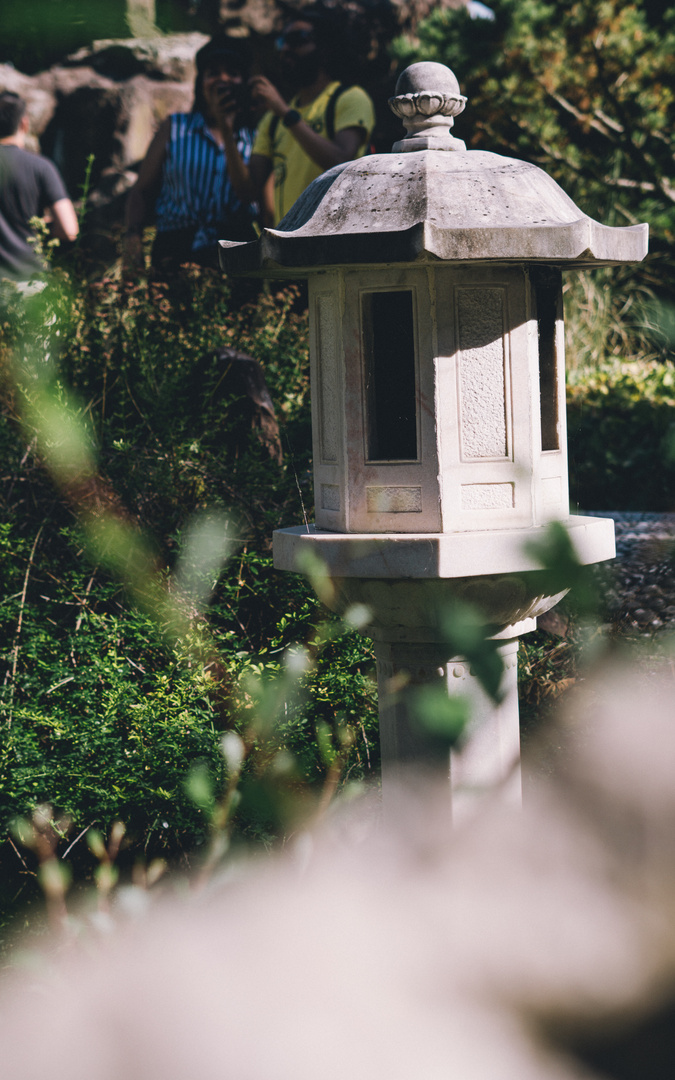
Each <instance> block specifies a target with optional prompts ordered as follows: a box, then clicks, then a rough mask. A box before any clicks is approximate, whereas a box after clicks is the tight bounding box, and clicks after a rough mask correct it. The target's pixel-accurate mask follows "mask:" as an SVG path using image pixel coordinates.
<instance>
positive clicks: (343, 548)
mask: <svg viewBox="0 0 675 1080" xmlns="http://www.w3.org/2000/svg"><path fill="white" fill-rule="evenodd" d="M561 524H563V525H564V526H565V528H566V529H567V532H568V534H569V537H570V540H571V542H572V545H573V547H574V551H575V553H576V556H577V558H578V560H579V562H580V563H581V564H582V565H584V566H586V565H591V564H593V563H597V562H605V561H606V560H608V559H613V558H614V557H615V554H616V548H615V544H614V522H613V521H612V519H611V518H595V517H582V516H574V517H569V518H566V519H564V520H563V521H562V522H561ZM545 531H546V525H538V526H532V527H530V528H526V529H490V530H487V529H486V530H485V531H484V532H475V531H474V532H463V533H462V532H458V533H337V532H327V531H324V530H319V529H316V528H315V527H314V526H313V525H311V526H309V529H307V528H306V527H305V526H295V527H293V528H290V529H278V530H276V531H275V533H274V537H273V550H274V565H275V567H276V569H277V570H290V571H295V572H301V570H300V567H301V566H302V561H303V558H302V551H303V550H305V549H307V548H311V549H313V553H314V555H318V556H319V558H320V559H321V560H322V561H323V562H324V563H325V565H326V568H327V571H328V573H329V574H330V575H331V577H363V578H462V577H479V576H482V575H486V574H509V573H525V572H532V571H536V570H541V569H542V567H541V563H539V562H538V561H537V560H536V559H535V558H534V557H533V556H532V555H531V554H530V553H529V552H528V551H527V545H528V544H530V543H532V542H533V541H535V540H542V539H543V538H544V536H545Z"/></svg>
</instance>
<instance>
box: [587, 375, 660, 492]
mask: <svg viewBox="0 0 675 1080" xmlns="http://www.w3.org/2000/svg"><path fill="white" fill-rule="evenodd" d="M674 407H675V369H674V368H673V366H672V365H671V364H667V363H660V362H658V361H656V360H652V361H644V360H643V361H624V362H622V361H620V360H619V361H614V362H607V363H605V364H604V365H603V366H601V367H600V368H598V369H597V370H596V371H588V370H587V371H585V372H583V373H579V374H578V375H577V376H575V377H573V378H572V380H571V381H570V383H569V385H568V390H567V425H568V447H569V466H570V497H571V500H572V503H573V504H574V503H576V504H577V505H578V506H580V507H582V508H584V509H587V510H651V511H657V510H672V509H673V506H675V458H674V457H673V449H674V446H675V426H674V424H675V412H674V411H673V410H674Z"/></svg>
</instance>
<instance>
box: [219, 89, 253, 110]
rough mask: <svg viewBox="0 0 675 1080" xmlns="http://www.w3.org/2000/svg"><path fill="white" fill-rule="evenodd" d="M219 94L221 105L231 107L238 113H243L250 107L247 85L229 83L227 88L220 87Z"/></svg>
mask: <svg viewBox="0 0 675 1080" xmlns="http://www.w3.org/2000/svg"><path fill="white" fill-rule="evenodd" d="M217 93H218V100H219V101H220V103H221V105H231V106H232V107H233V108H235V109H236V110H237V112H243V111H244V110H245V109H248V108H249V106H250V103H251V101H250V94H249V89H248V86H246V84H245V83H228V84H227V85H226V86H219V87H218V90H217Z"/></svg>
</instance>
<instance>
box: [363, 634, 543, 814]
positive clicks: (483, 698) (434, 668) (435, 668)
mask: <svg viewBox="0 0 675 1080" xmlns="http://www.w3.org/2000/svg"><path fill="white" fill-rule="evenodd" d="M499 651H500V653H501V656H502V660H503V662H504V674H503V677H502V685H501V692H502V695H503V697H502V701H501V703H500V704H499V705H497V704H495V702H493V701H492V700H491V699H490V698H489V696H488V695H487V694H486V693H485V691H484V690H483V687H482V686H481V684H480V682H479V681H478V678H477V677H476V676H475V675H473V674H472V673H471V669H470V666H469V664H468V663H467V661H466V660H465V659H464V658H463V657H450V658H449V659H448V657H447V650H444V648H443V646H442V645H440V644H429V643H419V644H410V643H399V642H394V643H391V642H383V641H377V642H375V655H376V657H377V684H378V696H379V714H380V746H381V751H382V781H383V791H384V794H385V800H386V797H387V792H388V791H389V790H391V791H394V790H395V788H396V786H397V785H396V783H395V782H396V781H399V780H404V779H405V773H406V770H407V769H409V768H411V767H417V768H422V769H428V770H429V771H433V772H435V773H441V772H442V773H444V774H446V775H449V779H450V790H451V798H452V812H453V818H454V820H455V821H458V820H461V819H462V818H463V817H464V816H465V815H466V814H468V813H470V811H471V809H472V808H473V807H474V805H475V804H476V803H477V802H478V801H479V800H480V799H481V798H482V797H484V796H485V795H486V794H489V793H496V794H498V797H499V798H500V799H503V800H504V801H506V802H508V803H510V804H512V805H513V804H515V805H518V804H519V803H520V802H521V799H522V794H521V777H520V728H519V718H518V640H517V638H512V639H509V640H507V641H503V642H501V643H500V645H499ZM434 684H436V685H441V686H442V687H443V688H444V690H446V691H447V693H448V694H449V695H451V696H452V695H453V694H462V695H464V696H466V697H467V698H468V699H469V703H470V715H471V719H470V722H469V726H468V728H467V730H466V731H465V733H464V736H463V738H462V740H461V742H460V744H459V745H458V746H457V748H456V749H453V750H451V751H450V753H449V754H448V752H447V751H443V750H441V749H440V748H439V743H438V741H437V740H435V739H434V738H432V737H430V736H429V735H428V734H427V733H426V732H425V731H424V729H423V728H422V727H421V726H420V724H419V721H418V720H417V719H416V717H415V716H414V715H412V714H411V711H410V708H409V696H408V695H409V693H410V690H411V689H414V688H415V687H421V686H433V685H434Z"/></svg>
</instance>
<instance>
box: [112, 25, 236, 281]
mask: <svg viewBox="0 0 675 1080" xmlns="http://www.w3.org/2000/svg"><path fill="white" fill-rule="evenodd" d="M195 63H196V66H197V76H196V80H195V98H194V105H193V107H192V112H190V113H173V114H172V115H171V116H169V117H167V119H166V120H164V121H163V123H162V124H161V125H160V127H159V129H158V131H157V134H156V135H155V137H154V139H153V140H152V142H151V143H150V146H149V148H148V151H147V154H146V156H145V159H144V160H143V163H142V165H141V168H140V171H139V175H138V180H137V182H136V184H135V185H134V186H133V188H132V189H131V190H130V192H129V195H128V198H127V204H126V214H125V223H126V240H125V254H126V259H127V261H128V262H130V263H131V264H132V265H134V266H136V267H141V266H142V265H143V247H142V235H143V228H144V226H145V225H146V224H147V223H148V221H149V220H150V218H151V215H152V213H153V211H154V218H155V223H156V227H157V233H156V237H155V241H154V244H153V248H152V254H151V262H152V266H153V267H154V268H155V269H157V270H162V271H173V270H176V269H177V268H178V267H179V266H180V265H181V264H182V263H185V262H193V263H197V264H198V265H201V266H211V267H217V265H218V253H217V250H218V249H217V241H218V240H219V239H220V238H221V237H225V236H226V237H228V238H229V239H232V240H252V239H254V238H255V235H256V234H255V231H254V228H253V222H254V220H255V217H256V208H255V206H252V205H251V204H250V203H249V202H247V201H246V200H245V199H244V200H242V199H240V198H239V197H238V196H237V194H236V193H235V190H234V187H233V184H232V181H231V179H230V173H229V171H228V160H227V156H228V155H227V149H226V134H225V133H227V140H228V142H229V145H230V146H233V147H234V151H235V153H236V156H237V161H238V162H242V163H246V162H248V160H249V158H250V155H251V147H252V145H253V133H252V130H251V127H250V125H249V123H248V116H247V107H246V101H247V99H248V96H249V95H248V87H247V81H248V63H247V61H246V57H245V55H244V53H243V51H242V48H241V47H240V46H239V45H238V44H237V43H236V42H234V41H233V40H232V39H231V38H229V39H228V38H213V39H212V40H211V41H209V42H207V44H206V45H204V46H203V47H202V48H201V49H200V50H199V52H198V53H197V55H196V57H195Z"/></svg>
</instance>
